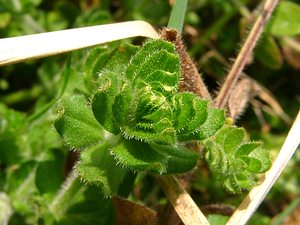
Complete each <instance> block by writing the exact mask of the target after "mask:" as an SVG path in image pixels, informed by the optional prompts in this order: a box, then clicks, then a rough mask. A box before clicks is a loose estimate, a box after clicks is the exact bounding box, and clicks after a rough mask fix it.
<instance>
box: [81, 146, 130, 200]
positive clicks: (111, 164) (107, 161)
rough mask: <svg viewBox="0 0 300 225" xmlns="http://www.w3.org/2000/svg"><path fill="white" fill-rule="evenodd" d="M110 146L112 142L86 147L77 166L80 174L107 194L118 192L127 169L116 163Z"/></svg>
mask: <svg viewBox="0 0 300 225" xmlns="http://www.w3.org/2000/svg"><path fill="white" fill-rule="evenodd" d="M109 148H111V145H110V144H108V143H103V144H99V145H96V146H93V147H91V148H88V149H85V150H84V151H83V152H82V153H81V155H80V162H79V163H78V164H77V166H76V169H77V171H78V174H79V176H80V177H81V178H82V179H83V180H84V181H85V182H87V183H91V184H95V185H97V186H100V187H101V189H102V190H103V193H104V195H105V196H112V195H115V194H117V193H118V190H119V189H120V188H121V187H120V184H121V183H122V181H123V178H124V176H125V174H126V170H124V169H123V168H121V167H120V166H118V165H116V164H117V162H116V161H115V160H114V158H113V156H112V155H111V154H110V150H109Z"/></svg>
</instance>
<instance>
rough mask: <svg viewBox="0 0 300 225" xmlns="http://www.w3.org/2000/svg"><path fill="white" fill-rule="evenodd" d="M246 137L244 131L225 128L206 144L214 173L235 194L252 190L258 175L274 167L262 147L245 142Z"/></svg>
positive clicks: (209, 162) (254, 143)
mask: <svg viewBox="0 0 300 225" xmlns="http://www.w3.org/2000/svg"><path fill="white" fill-rule="evenodd" d="M244 135H245V131H244V129H242V128H237V127H234V126H229V127H228V126H224V127H223V128H222V129H220V130H219V131H218V132H217V134H216V135H215V136H214V137H213V138H210V139H207V140H205V141H203V144H204V146H205V147H206V148H207V153H206V159H207V161H208V164H209V167H210V169H211V171H212V173H214V174H215V175H216V176H217V177H218V180H220V182H221V183H223V184H224V186H225V187H226V189H228V190H229V191H231V192H233V193H235V192H240V191H241V190H247V189H250V188H252V186H253V185H254V184H255V183H256V176H255V174H256V173H263V172H265V171H266V170H268V169H269V168H270V166H271V161H270V159H269V155H268V152H267V151H266V150H265V149H263V148H262V147H261V143H259V142H244Z"/></svg>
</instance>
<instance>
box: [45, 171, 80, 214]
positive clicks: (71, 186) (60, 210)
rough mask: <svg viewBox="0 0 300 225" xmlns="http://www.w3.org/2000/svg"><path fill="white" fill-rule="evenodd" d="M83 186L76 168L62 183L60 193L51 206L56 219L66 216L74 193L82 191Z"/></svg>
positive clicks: (50, 208)
mask: <svg viewBox="0 0 300 225" xmlns="http://www.w3.org/2000/svg"><path fill="white" fill-rule="evenodd" d="M81 188H82V185H81V184H80V181H79V178H78V176H77V173H76V172H75V171H74V170H73V171H71V172H70V174H69V175H68V177H67V179H66V180H65V182H64V183H63V184H62V187H61V189H60V191H59V193H58V194H57V195H56V197H55V198H54V199H53V201H52V202H51V204H50V206H49V210H50V212H52V213H53V215H54V216H55V217H56V219H60V218H61V217H62V216H64V213H65V212H66V211H67V209H68V207H69V205H70V202H71V201H72V199H73V198H74V195H76V194H78V192H80V191H81V190H80V189H81ZM82 191H83V190H82Z"/></svg>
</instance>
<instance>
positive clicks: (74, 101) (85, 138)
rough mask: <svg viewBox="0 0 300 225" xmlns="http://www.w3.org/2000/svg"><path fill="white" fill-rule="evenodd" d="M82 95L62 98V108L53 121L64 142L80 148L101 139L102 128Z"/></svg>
mask: <svg viewBox="0 0 300 225" xmlns="http://www.w3.org/2000/svg"><path fill="white" fill-rule="evenodd" d="M88 104H89V103H88V102H87V100H86V99H85V97H84V96H83V95H73V96H71V97H70V98H69V99H65V100H63V104H62V105H63V108H62V110H61V113H60V116H59V118H58V119H57V120H56V121H55V124H54V126H55V128H56V130H57V131H58V133H59V134H60V135H61V136H62V137H63V139H64V140H65V142H66V144H68V145H69V146H71V147H73V148H77V149H81V148H84V147H88V146H91V145H93V144H95V143H98V142H100V141H101V140H103V135H104V130H103V128H102V127H101V126H100V125H99V123H98V122H97V121H96V120H95V118H94V116H93V113H92V110H91V109H90V107H89V105H88Z"/></svg>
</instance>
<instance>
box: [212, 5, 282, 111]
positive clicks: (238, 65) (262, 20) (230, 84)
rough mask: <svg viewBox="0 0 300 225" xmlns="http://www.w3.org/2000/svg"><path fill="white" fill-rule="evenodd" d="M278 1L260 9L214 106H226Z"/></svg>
mask: <svg viewBox="0 0 300 225" xmlns="http://www.w3.org/2000/svg"><path fill="white" fill-rule="evenodd" d="M277 3H278V0H266V2H265V4H264V7H263V9H262V13H261V14H260V15H259V17H258V18H257V20H256V21H255V23H254V25H253V27H252V29H251V31H250V33H249V35H248V37H247V39H246V41H245V43H244V45H243V47H242V49H241V51H240V53H239V55H238V57H237V58H236V60H235V62H234V64H233V65H232V67H231V69H230V72H229V74H228V75H227V78H226V80H225V82H224V84H223V85H222V88H221V90H220V92H219V94H218V96H217V98H216V100H215V106H217V107H221V108H224V107H226V105H227V102H228V99H229V96H230V95H231V92H232V91H233V89H234V87H235V85H236V82H237V80H238V78H239V76H240V74H241V72H242V71H243V69H244V67H245V65H246V63H247V61H248V59H249V56H250V54H251V53H252V51H253V49H254V47H255V45H256V43H257V40H258V39H259V37H260V36H261V34H262V32H263V29H264V26H265V24H266V22H267V20H268V19H269V17H270V15H271V14H272V12H273V10H274V8H275V6H276V5H277Z"/></svg>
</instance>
